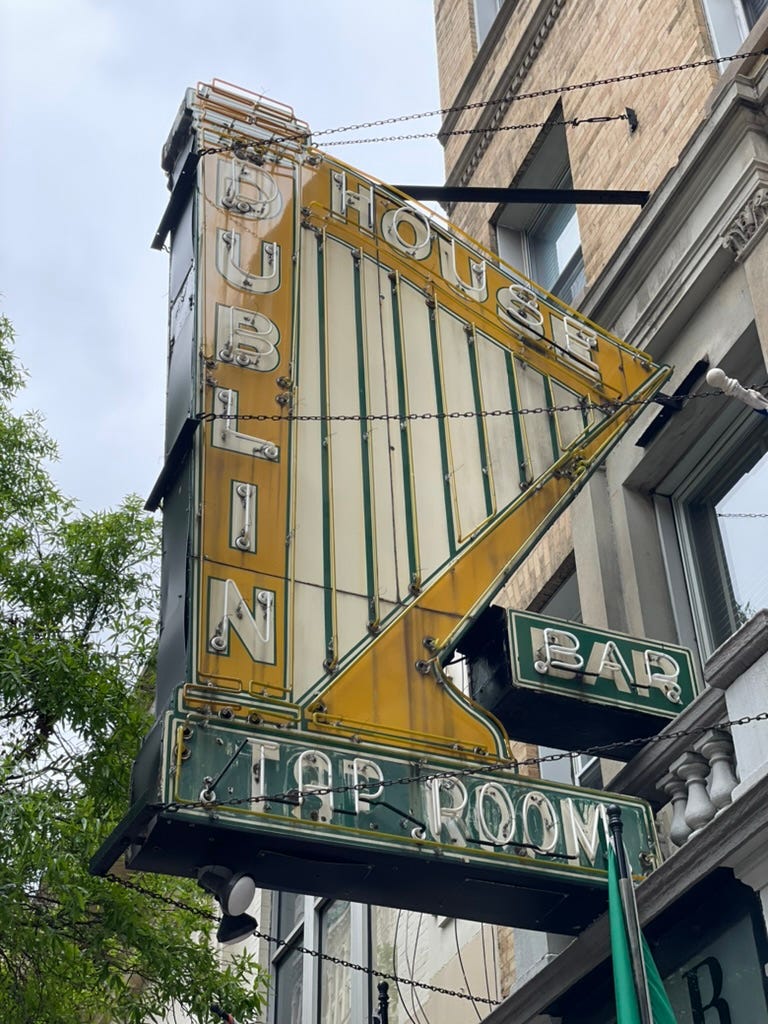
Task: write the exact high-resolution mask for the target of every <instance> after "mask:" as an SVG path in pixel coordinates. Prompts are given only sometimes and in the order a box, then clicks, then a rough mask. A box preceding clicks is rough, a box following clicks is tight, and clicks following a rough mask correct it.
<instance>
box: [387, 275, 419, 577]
mask: <svg viewBox="0 0 768 1024" xmlns="http://www.w3.org/2000/svg"><path fill="white" fill-rule="evenodd" d="M398 283H399V281H398V278H397V276H396V275H395V276H393V277H391V278H390V289H391V294H392V330H393V334H394V349H395V371H396V375H397V404H398V408H399V410H400V415H401V416H407V415H408V393H407V390H406V387H405V353H404V351H403V330H402V323H401V314H400V294H399V291H398ZM400 438H401V442H402V449H401V454H402V459H403V491H404V494H405V528H406V537H407V540H408V573H409V576H410V579H411V581H415V580H417V579H418V580H419V582H420V583H421V582H423V581H422V580H421V579H420V566H419V552H418V540H417V537H416V534H415V530H414V527H415V525H416V510H415V506H416V496H415V494H414V492H413V484H414V481H413V469H412V463H411V429H410V425H409V423H408V421H407V420H405V419H403V420H401V421H400Z"/></svg>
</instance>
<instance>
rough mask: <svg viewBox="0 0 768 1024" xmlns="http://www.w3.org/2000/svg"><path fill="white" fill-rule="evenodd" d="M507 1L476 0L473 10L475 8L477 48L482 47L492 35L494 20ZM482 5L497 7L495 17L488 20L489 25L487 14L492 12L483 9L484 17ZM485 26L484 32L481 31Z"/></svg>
mask: <svg viewBox="0 0 768 1024" xmlns="http://www.w3.org/2000/svg"><path fill="white" fill-rule="evenodd" d="M505 2H506V0H474V3H473V10H474V15H475V37H476V40H477V48H478V50H479V49H480V47H481V46H482V45H483V43H484V41H485V40H486V39H487V38H488V36H489V35H490V32H491V29H492V28H493V25H494V22H495V21H496V19H497V18H498V16H499V12H500V11H501V8H502V7H503V6H504V3H505ZM481 5H483V6H484V5H487V6H488V7H489V8H491V7H494V6H495V8H496V13H495V14H494V15H493V17H492V18H491V19H490V21H488V23H487V25H486V18H487V14H488V13H490V11H488V12H485V11H483V14H482V17H481V13H480V12H481ZM483 26H484V29H485V30H484V31H483V32H481V27H483Z"/></svg>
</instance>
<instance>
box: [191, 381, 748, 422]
mask: <svg viewBox="0 0 768 1024" xmlns="http://www.w3.org/2000/svg"><path fill="white" fill-rule="evenodd" d="M765 387H766V386H765V385H762V384H761V385H757V386H755V387H753V390H755V391H764V390H765ZM667 397H669V398H671V399H674V400H675V401H676V402H687V401H689V400H690V399H694V398H724V397H726V396H725V394H724V392H722V391H700V392H698V393H696V394H694V393H689V394H687V395H677V394H676V395H669V396H667ZM659 404H661V403H659V402H657V401H656V399H655V398H626V399H623V400H621V401H616V402H611V401H606V402H605V403H602V404H601V403H600V402H589V401H583V402H578V403H574V404H573V405H537V406H533V407H532V408H530V409H469V410H467V411H465V412H405V413H399V412H389V413H386V412H369V413H366V414H365V415H363V414H361V413H353V412H350V413H325V414H323V413H295V412H291V411H290V410H289V411H287V412H284V413H276V412H275V413H266V412H258V413H256V412H250V413H249V412H242V413H241V412H238V413H226V412H200V413H197V417H196V418H197V419H198V420H201V421H202V422H203V423H210V422H212V421H213V420H256V421H260V422H262V423H263V422H273V423H284V422H295V423H306V422H309V423H318V422H319V423H374V422H380V421H382V420H393V421H399V422H400V423H407V422H409V421H412V420H459V419H488V418H489V417H496V416H536V415H541V414H547V415H552V413H556V412H602V413H607V414H610V413H613V412H615V411H617V410H618V409H629V408H633V407H637V408H639V407H642V406H652V405H659Z"/></svg>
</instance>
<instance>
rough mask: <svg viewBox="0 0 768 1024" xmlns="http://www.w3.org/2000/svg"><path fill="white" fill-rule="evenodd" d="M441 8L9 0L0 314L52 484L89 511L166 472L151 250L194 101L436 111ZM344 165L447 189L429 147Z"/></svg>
mask: <svg viewBox="0 0 768 1024" xmlns="http://www.w3.org/2000/svg"><path fill="white" fill-rule="evenodd" d="M432 11H433V7H432V0H368V2H365V0H278V2H274V3H266V2H263V0H250V2H241V0H229V2H228V3H221V4H214V3H206V2H204V0H184V2H182V0H0V89H1V90H2V91H1V92H0V96H2V99H1V100H0V132H1V133H2V134H1V135H0V139H2V158H1V159H0V224H1V225H2V243H1V245H0V310H2V312H4V313H5V314H6V315H8V316H9V317H10V318H11V320H12V321H13V322H14V324H15V327H16V332H17V351H18V353H19V356H20V357H21V360H22V362H23V364H24V365H25V366H26V368H27V369H28V371H29V374H30V381H29V387H28V389H27V391H26V393H25V397H24V400H23V403H22V406H23V407H25V408H35V409H38V410H39V411H40V412H42V413H43V415H44V416H45V418H46V420H47V424H48V428H49V430H50V432H51V434H52V435H53V436H54V438H55V439H56V440H57V441H58V443H59V446H60V452H61V461H60V462H59V463H58V464H57V465H56V466H55V468H54V475H55V477H56V479H57V480H58V482H59V483H60V485H61V486H62V488H63V489H64V491H65V492H66V493H68V494H70V495H71V496H72V497H74V498H76V499H78V500H79V501H80V503H81V506H82V507H83V508H84V509H91V508H105V507H108V506H111V505H114V504H115V503H117V502H118V501H119V500H120V499H121V497H122V496H123V495H124V494H127V493H129V492H136V493H139V494H140V495H142V496H143V497H146V495H147V494H148V493H149V491H150V490H151V488H152V484H153V483H154V481H155V479H156V477H157V474H158V473H159V471H160V468H161V466H162V458H161V452H162V442H163V414H164V411H163V405H164V394H165V353H166V316H167V310H166V301H167V269H168V265H167V261H168V257H167V255H166V254H164V253H158V252H155V251H152V250H150V248H149V246H150V242H151V239H152V237H153V235H154V232H155V228H156V227H157V224H158V222H159V220H160V217H161V215H162V213H163V209H164V207H165V204H166V201H167V198H168V193H167V191H166V188H165V177H164V175H163V173H162V172H161V170H160V149H161V146H162V144H163V142H164V141H165V139H166V136H167V134H168V131H169V129H170V126H171V123H172V121H173V118H174V116H175V114H176V111H177V109H178V107H179V104H180V103H181V100H182V98H183V95H184V90H185V88H186V87H187V86H192V85H195V84H196V82H198V81H211V79H212V78H214V77H216V78H222V79H225V80H227V81H229V82H233V83H235V84H236V85H239V86H243V87H244V88H247V89H250V90H252V91H254V92H259V93H264V94H265V95H267V96H270V97H272V98H274V99H277V100H280V101H281V102H283V103H287V104H289V105H290V106H292V107H293V108H294V110H295V111H296V114H297V116H298V117H300V118H303V119H305V120H307V121H308V122H309V124H310V126H311V127H312V128H313V129H314V130H316V131H317V130H320V129H322V128H328V127H335V126H337V125H343V124H351V123H354V122H358V121H365V120H373V119H376V118H379V117H388V116H390V115H395V114H402V113H407V112H410V111H418V110H431V109H434V108H435V107H437V106H439V102H438V88H437V71H436V65H435V38H434V25H433V13H432ZM438 126H439V120H438V119H434V118H433V119H431V120H428V121H427V120H424V121H418V122H416V123H415V125H413V126H403V127H402V128H400V129H399V130H400V131H408V130H416V131H430V130H433V131H434V130H436V129H437V128H438ZM395 130H398V129H397V128H396V129H395ZM391 132H392V129H390V130H389V132H387V134H389V133H391ZM384 133H385V132H383V131H381V130H378V131H377V132H373V133H372V132H371V131H370V130H369V131H367V132H365V133H362V134H364V135H365V136H369V135H371V134H384ZM318 141H320V140H318ZM333 152H337V153H338V155H339V156H341V157H342V158H343V159H344V160H346V161H347V162H348V163H351V164H353V165H355V166H358V167H360V168H361V169H362V170H365V171H368V172H370V173H372V174H374V175H375V176H376V177H379V178H381V179H382V180H384V181H390V182H394V183H406V182H407V183H429V184H439V183H441V182H442V180H443V163H442V151H441V148H440V146H439V144H438V142H437V141H435V140H427V141H419V142H400V143H381V144H375V145H362V146H348V147H347V146H345V147H343V148H341V149H338V150H333Z"/></svg>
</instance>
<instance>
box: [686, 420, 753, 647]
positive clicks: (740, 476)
mask: <svg viewBox="0 0 768 1024" xmlns="http://www.w3.org/2000/svg"><path fill="white" fill-rule="evenodd" d="M723 412H724V414H728V415H727V418H728V419H730V420H731V423H730V424H729V425H728V426H727V427H726V429H725V430H723V427H722V420H723V419H724V418H726V417H725V415H723V416H720V417H718V420H717V421H716V422H715V424H714V425H713V427H712V428H711V430H710V431H709V433H708V434H707V435H705V438H703V439H702V442H700V444H699V446H698V449H697V450H696V451H695V454H697V455H700V459H699V461H698V462H697V463H696V464H695V466H694V468H693V469H692V470H691V471H690V473H689V475H688V477H687V478H686V480H685V481H684V482H683V483H682V484H681V485H680V486H678V487H677V488H676V489H675V491H674V492H673V494H672V507H673V512H674V517H675V522H676V525H677V529H678V533H679V536H680V547H681V552H682V561H683V567H684V571H685V574H686V578H687V582H688V589H689V593H690V597H691V605H692V610H693V616H694V625H695V627H696V632H697V635H698V639H699V644H700V646H701V648H702V656H703V657H707V656H708V655H709V654H711V653H712V651H713V650H714V649H715V648H716V647H719V646H720V644H722V643H723V642H724V641H725V640H727V639H728V637H729V636H731V635H732V634H733V633H734V632H735V631H736V630H737V629H738V628H739V626H741V625H742V624H743V623H744V622H746V621H747V619H749V618H751V616H752V615H753V614H754V613H755V612H756V611H757V610H758V609H760V608H763V607H765V606H766V605H767V604H768V531H767V530H766V513H768V500H767V496H768V418H766V417H763V416H759V415H758V414H756V413H754V412H749V411H747V410H744V411H743V412H742V411H740V410H738V409H737V413H738V415H737V416H736V417H735V419H734V418H733V409H732V408H730V407H728V408H727V409H724V410H723Z"/></svg>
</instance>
